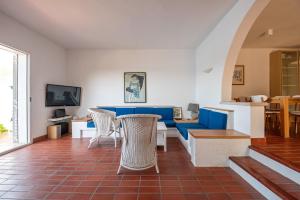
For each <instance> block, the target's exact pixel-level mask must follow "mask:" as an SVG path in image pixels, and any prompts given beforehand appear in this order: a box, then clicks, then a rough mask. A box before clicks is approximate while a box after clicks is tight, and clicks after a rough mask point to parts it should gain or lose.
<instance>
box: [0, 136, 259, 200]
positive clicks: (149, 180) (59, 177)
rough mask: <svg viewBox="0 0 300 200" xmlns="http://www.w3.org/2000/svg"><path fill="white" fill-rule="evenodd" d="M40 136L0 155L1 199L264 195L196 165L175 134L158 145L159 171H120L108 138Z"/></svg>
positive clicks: (227, 173)
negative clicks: (98, 141)
mask: <svg viewBox="0 0 300 200" xmlns="http://www.w3.org/2000/svg"><path fill="white" fill-rule="evenodd" d="M87 146H88V140H87V139H73V140H72V139H71V137H69V136H67V137H64V138H62V139H60V140H56V141H55V140H54V141H50V140H49V141H44V142H39V143H36V144H33V145H31V146H29V147H26V148H23V149H20V150H18V151H15V152H13V153H10V154H7V155H5V156H2V157H0V198H2V199H10V198H16V199H72V200H76V199H100V200H108V199H110V200H111V199H114V200H121V199H123V200H125V199H133V200H134V199H151V200H156V199H166V200H167V199H170V200H178V199H184V200H192V199H197V200H200V199H264V198H263V197H262V196H261V195H260V194H258V193H257V192H256V191H255V190H254V189H253V188H252V187H251V186H250V185H248V184H247V183H246V182H245V181H244V180H243V179H242V178H240V177H239V176H238V175H237V174H235V173H234V172H233V171H232V170H231V169H229V168H195V167H193V165H192V163H191V162H190V158H189V156H188V154H187V153H186V151H185V149H184V147H183V146H182V145H181V144H180V142H179V140H178V139H176V138H168V152H166V153H165V152H164V151H163V150H162V149H159V155H158V158H159V167H160V172H161V173H160V174H159V175H157V174H156V173H155V170H154V169H149V170H147V171H143V172H136V171H128V170H122V174H121V175H119V176H118V175H116V171H117V168H118V163H119V155H120V150H119V148H117V149H114V148H113V143H112V142H105V143H103V144H102V145H101V146H100V147H98V148H95V149H92V150H88V149H87Z"/></svg>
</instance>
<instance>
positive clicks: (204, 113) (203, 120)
mask: <svg viewBox="0 0 300 200" xmlns="http://www.w3.org/2000/svg"><path fill="white" fill-rule="evenodd" d="M210 112H212V111H211V110H207V109H204V108H200V109H199V115H198V118H199V124H201V125H203V126H205V127H208V125H209V113H210Z"/></svg>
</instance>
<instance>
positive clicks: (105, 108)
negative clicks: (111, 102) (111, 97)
mask: <svg viewBox="0 0 300 200" xmlns="http://www.w3.org/2000/svg"><path fill="white" fill-rule="evenodd" d="M97 108H98V109H103V110H109V111H113V112H116V108H115V107H108V106H98V107H97Z"/></svg>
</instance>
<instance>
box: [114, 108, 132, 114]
mask: <svg viewBox="0 0 300 200" xmlns="http://www.w3.org/2000/svg"><path fill="white" fill-rule="evenodd" d="M116 113H117V116H120V115H129V114H135V108H134V107H117V108H116Z"/></svg>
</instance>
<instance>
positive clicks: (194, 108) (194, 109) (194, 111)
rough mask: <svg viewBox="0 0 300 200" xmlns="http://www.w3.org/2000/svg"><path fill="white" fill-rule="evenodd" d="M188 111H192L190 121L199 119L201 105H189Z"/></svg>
mask: <svg viewBox="0 0 300 200" xmlns="http://www.w3.org/2000/svg"><path fill="white" fill-rule="evenodd" d="M187 110H188V111H190V114H191V115H190V119H197V118H198V113H199V104H197V103H189V105H188V109H187Z"/></svg>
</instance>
